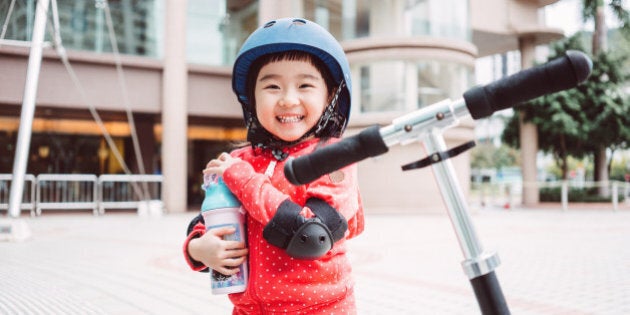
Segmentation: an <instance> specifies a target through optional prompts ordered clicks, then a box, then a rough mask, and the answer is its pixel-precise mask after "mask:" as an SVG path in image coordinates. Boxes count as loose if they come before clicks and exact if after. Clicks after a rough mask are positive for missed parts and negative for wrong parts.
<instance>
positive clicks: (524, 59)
mask: <svg viewBox="0 0 630 315" xmlns="http://www.w3.org/2000/svg"><path fill="white" fill-rule="evenodd" d="M519 49H520V52H521V69H527V68H531V67H532V66H533V65H534V60H535V50H536V44H535V42H534V38H532V37H521V38H519ZM520 115H521V117H520V119H519V121H520V123H519V126H520V138H519V139H520V143H521V160H522V169H521V171H522V174H523V205H524V206H534V205H536V204H538V202H539V201H540V197H539V195H540V194H539V191H538V184H537V179H538V176H537V174H538V172H537V167H536V160H537V155H538V130H537V129H536V125H534V124H532V123H526V122H524V121H523V113H521V114H520Z"/></svg>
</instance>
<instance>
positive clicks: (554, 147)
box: [502, 34, 630, 178]
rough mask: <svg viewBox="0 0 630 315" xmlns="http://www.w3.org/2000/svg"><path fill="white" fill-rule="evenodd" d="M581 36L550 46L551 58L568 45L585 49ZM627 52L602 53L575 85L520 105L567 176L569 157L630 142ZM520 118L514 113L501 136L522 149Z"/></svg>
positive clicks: (542, 145)
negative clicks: (583, 80) (591, 70)
mask: <svg viewBox="0 0 630 315" xmlns="http://www.w3.org/2000/svg"><path fill="white" fill-rule="evenodd" d="M583 38H584V36H582V35H580V34H578V35H576V36H573V37H571V38H568V39H565V40H563V41H560V42H557V43H555V44H554V45H552V47H551V49H552V51H551V53H550V56H549V60H552V59H555V58H556V57H557V56H561V55H563V54H564V53H565V52H566V51H567V50H569V49H576V50H581V51H586V49H585V48H584V42H585V41H584V39H583ZM627 60H628V57H627V55H619V54H614V53H607V52H605V53H601V54H599V55H598V56H596V57H593V72H592V74H591V76H590V77H589V78H588V79H587V81H586V82H584V83H583V84H581V85H580V86H578V87H577V88H573V89H569V90H565V91H561V92H558V93H554V94H549V95H545V96H542V97H539V98H537V99H535V100H532V101H530V102H527V103H524V104H521V105H519V106H517V107H516V113H520V114H522V115H523V116H524V120H525V121H527V122H531V123H533V124H535V125H536V127H537V129H538V146H539V148H540V149H541V150H542V151H543V152H546V153H549V154H552V155H553V157H554V158H555V160H556V162H557V163H558V165H559V166H560V168H561V169H562V170H563V171H564V174H563V178H566V170H567V169H568V167H567V158H568V157H569V156H573V157H576V158H582V157H585V156H588V155H590V154H592V153H593V152H596V151H597V149H598V146H602V145H603V146H604V147H606V148H610V149H612V150H615V149H624V148H628V146H629V145H630V115H628V113H630V100H629V99H628V96H627V95H624V94H623V93H622V87H623V85H624V84H626V83H627V81H628V79H629V78H630V76H629V73H628V68H625V67H624V64H625V63H626V62H627ZM518 133H519V122H518V117H517V115H515V117H513V118H512V119H511V120H510V121H508V123H507V124H506V128H505V130H504V133H503V135H502V139H503V141H504V142H505V143H506V144H508V145H510V146H512V147H515V148H516V147H520V143H519V140H518Z"/></svg>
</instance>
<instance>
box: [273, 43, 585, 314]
mask: <svg viewBox="0 0 630 315" xmlns="http://www.w3.org/2000/svg"><path fill="white" fill-rule="evenodd" d="M592 67H593V64H592V61H591V60H590V59H589V58H588V57H587V56H586V55H585V54H584V53H582V52H579V51H568V52H567V53H566V54H565V55H564V56H562V57H560V58H557V59H554V60H552V61H550V62H548V63H546V64H543V65H540V66H536V67H533V68H529V69H526V70H523V71H520V72H518V73H515V74H513V75H511V76H508V77H505V78H503V79H500V80H498V81H495V82H492V83H490V84H488V85H485V86H477V87H473V88H471V89H470V90H468V91H466V92H465V93H464V95H463V98H462V99H460V100H458V101H455V102H452V101H450V100H444V101H442V102H439V103H436V104H433V105H430V106H427V107H424V108H422V109H419V110H417V111H414V112H411V113H409V114H407V115H404V116H401V117H399V118H396V119H394V120H393V121H392V124H390V125H388V126H385V127H379V126H372V127H369V128H367V129H365V130H363V131H361V132H360V133H358V134H356V135H354V136H351V137H348V138H345V139H343V140H341V141H339V142H336V143H333V144H330V145H327V146H325V147H323V148H320V149H318V150H316V151H314V152H312V153H311V154H308V155H304V156H301V157H298V158H295V159H289V160H287V162H286V164H285V167H284V172H285V175H286V177H287V179H288V180H289V181H290V182H291V183H293V184H295V185H302V184H307V183H310V182H312V181H313V180H315V179H317V178H319V177H320V176H322V175H324V174H328V173H330V172H333V171H335V170H337V169H340V168H343V167H345V166H347V165H350V164H352V163H356V162H359V161H361V160H363V159H365V158H368V157H374V156H378V155H381V154H384V153H386V152H387V151H388V150H389V147H391V146H394V145H396V144H401V145H406V144H408V143H411V142H415V141H421V142H422V143H423V144H424V146H425V149H426V150H427V152H429V154H430V155H429V157H427V158H426V159H424V160H421V161H418V162H415V163H412V164H410V165H407V166H404V167H403V170H407V169H413V168H418V167H423V166H428V165H431V166H432V168H433V171H434V175H435V178H436V181H437V183H438V186H439V188H440V192H441V193H442V197H443V199H444V202H445V204H446V207H447V210H448V213H449V217H450V219H451V222H452V225H453V228H454V230H455V233H456V235H457V238H458V241H459V244H460V247H461V249H462V252H463V254H464V257H465V260H464V261H463V262H462V267H463V269H464V272H465V274H466V275H467V276H468V278H469V280H470V282H471V285H472V287H473V290H474V292H475V296H476V298H477V301H478V304H479V307H480V309H481V312H482V314H510V311H509V309H508V306H507V303H506V302H505V298H504V296H503V292H502V291H501V287H500V285H499V282H498V280H497V278H496V275H495V273H494V269H495V268H496V267H497V266H498V265H499V263H500V261H499V258H498V256H497V255H496V253H487V252H484V251H483V249H482V246H481V243H480V242H479V241H478V239H477V236H476V233H475V231H474V227H473V225H472V224H471V220H470V217H469V215H468V210H467V204H466V202H465V196H464V194H463V193H462V191H461V189H460V187H459V182H458V180H457V177H456V176H455V171H454V169H453V167H452V164H451V163H450V160H448V159H449V158H450V157H452V156H454V155H456V154H459V153H461V152H462V151H463V150H465V149H467V148H468V147H469V146H468V147H463V146H460V148H455V149H452V150H446V144H445V141H444V138H443V136H442V133H443V131H444V130H445V129H448V128H450V127H453V126H456V125H457V124H458V123H459V119H460V118H465V117H468V116H471V117H472V118H473V119H481V118H485V117H488V116H490V115H492V114H493V113H494V112H497V111H500V110H503V109H507V108H510V107H512V106H515V105H517V104H519V103H521V102H524V101H528V100H531V99H534V98H536V97H539V96H542V95H546V94H549V93H554V92H558V91H562V90H566V89H569V88H573V87H575V86H577V85H578V84H580V83H581V82H583V81H584V80H586V78H587V77H588V76H589V75H590V73H591V70H592ZM473 144H474V143H473ZM462 149H463V150H462ZM431 152H433V153H431Z"/></svg>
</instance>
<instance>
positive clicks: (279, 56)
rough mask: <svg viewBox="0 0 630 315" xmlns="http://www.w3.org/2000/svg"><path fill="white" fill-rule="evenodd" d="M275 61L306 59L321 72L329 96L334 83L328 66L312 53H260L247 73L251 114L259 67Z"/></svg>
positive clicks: (291, 51) (293, 51)
mask: <svg viewBox="0 0 630 315" xmlns="http://www.w3.org/2000/svg"><path fill="white" fill-rule="evenodd" d="M277 61H306V62H309V63H310V64H312V65H313V66H314V67H315V69H317V71H319V74H321V76H322V78H323V79H324V82H325V83H326V90H327V91H328V97H331V96H332V94H333V92H334V89H335V88H336V86H335V85H334V82H335V81H334V79H333V77H332V75H331V74H330V71H329V70H328V67H326V65H325V64H324V63H323V62H322V61H321V60H320V59H319V58H315V57H314V56H313V55H311V54H309V53H307V52H304V51H300V50H289V51H283V52H280V53H273V54H267V55H262V56H260V57H259V58H258V59H256V60H255V61H254V62H253V63H252V65H251V68H250V70H249V73H248V74H247V89H246V91H247V94H248V95H247V97H248V98H249V103H250V104H251V109H252V111H253V112H252V113H251V114H252V115H253V116H255V115H256V110H255V108H256V98H255V97H254V87H255V86H256V79H257V78H258V74H259V73H260V69H262V67H264V66H266V65H268V64H270V63H272V62H277Z"/></svg>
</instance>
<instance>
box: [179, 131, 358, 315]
mask: <svg viewBox="0 0 630 315" xmlns="http://www.w3.org/2000/svg"><path fill="white" fill-rule="evenodd" d="M330 141H331V142H332V141H337V140H334V139H333V140H330ZM318 142H319V139H313V140H308V141H305V142H303V143H300V144H298V145H296V146H294V147H292V148H291V149H290V152H289V156H291V157H298V156H301V155H304V154H307V153H310V152H312V151H313V150H314V149H315V147H316V145H317V144H318ZM231 155H232V156H235V157H239V158H241V159H242V160H243V162H239V163H236V164H234V165H232V166H231V167H229V168H228V169H227V170H226V171H225V172H224V174H223V180H224V181H225V183H226V185H227V186H228V187H229V188H230V190H231V191H232V192H233V193H234V194H235V195H236V196H237V197H238V199H239V200H240V201H241V203H242V204H243V208H244V209H245V210H246V211H247V214H248V215H247V237H248V239H247V241H248V248H249V257H248V262H249V282H248V284H247V289H246V291H245V292H243V293H237V294H230V296H229V297H230V300H231V301H232V303H233V304H234V306H235V308H234V314H273V313H275V312H279V313H280V312H282V313H284V312H290V313H294V314H320V313H324V312H326V313H328V314H331V313H332V314H355V313H356V310H355V305H354V294H353V284H354V283H353V280H352V278H351V276H350V271H351V267H350V264H349V262H348V259H347V257H346V244H345V239H342V240H340V241H338V242H337V243H335V244H334V246H333V248H332V249H331V250H330V251H329V252H328V253H327V254H326V255H325V256H323V257H322V258H320V259H317V260H298V259H294V258H292V257H290V256H288V255H287V254H286V253H285V251H284V250H283V249H280V248H278V247H275V246H273V245H271V244H269V243H267V241H266V240H265V239H264V238H263V236H262V231H263V228H264V227H265V225H267V223H268V222H269V221H270V220H271V218H272V217H273V216H274V214H275V212H276V209H278V206H279V205H280V203H282V202H283V201H284V200H286V199H287V198H290V199H291V200H292V201H293V202H295V203H297V204H299V205H302V206H304V204H305V202H306V200H308V199H309V198H311V197H317V198H320V199H322V200H324V201H326V202H328V203H329V204H330V205H331V206H332V207H334V208H335V209H337V210H338V211H339V212H340V213H341V214H342V215H343V216H344V217H345V218H346V220H347V221H348V231H347V232H346V237H345V238H346V239H349V238H352V237H355V236H357V235H358V234H360V233H361V232H362V231H363V227H364V219H363V206H362V204H361V197H360V195H359V190H358V184H357V177H356V165H351V166H348V167H346V168H344V169H341V170H340V171H336V172H333V173H331V174H328V175H324V176H322V177H321V178H319V179H317V180H315V181H314V182H312V183H310V184H307V185H302V186H294V185H292V184H290V183H289V182H288V181H287V179H286V178H285V176H284V172H283V170H284V162H277V165H275V167H274V166H273V165H272V166H270V164H273V163H274V162H275V161H276V160H275V159H274V158H273V157H271V156H270V155H268V154H263V153H259V154H256V153H255V152H254V150H252V148H251V147H246V148H241V149H237V150H235V151H233V152H232V153H231ZM265 172H267V173H270V174H271V176H268V175H266V174H265ZM303 213H305V214H306V215H307V216H311V215H312V213H311V212H310V210H309V209H308V208H305V211H303ZM204 232H205V228H204V226H203V225H202V224H198V225H197V226H196V227H195V229H194V230H193V232H192V233H191V234H190V235H189V237H188V239H187V240H186V244H184V249H186V248H187V245H188V241H189V240H190V239H191V238H194V237H199V236H200V235H202V234H203V233H204ZM186 258H187V260H188V262H189V264H190V266H191V267H192V268H193V269H194V270H201V269H204V268H205V266H203V265H201V264H200V263H199V262H195V261H192V260H191V258H190V257H189V256H188V255H186Z"/></svg>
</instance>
